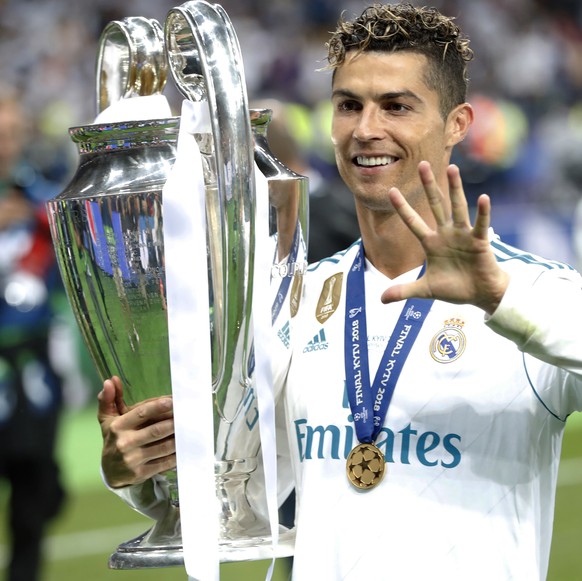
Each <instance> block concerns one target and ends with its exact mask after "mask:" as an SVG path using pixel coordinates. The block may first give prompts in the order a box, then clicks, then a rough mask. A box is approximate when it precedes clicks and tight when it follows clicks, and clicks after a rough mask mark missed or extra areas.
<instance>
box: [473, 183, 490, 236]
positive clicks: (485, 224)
mask: <svg viewBox="0 0 582 581" xmlns="http://www.w3.org/2000/svg"><path fill="white" fill-rule="evenodd" d="M490 225H491V200H490V198H489V196H488V195H487V194H481V195H480V196H479V199H478V200H477V215H476V217H475V226H473V235H474V236H475V238H479V239H480V240H488V239H489V226H490Z"/></svg>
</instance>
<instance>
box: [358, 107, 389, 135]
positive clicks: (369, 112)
mask: <svg viewBox="0 0 582 581" xmlns="http://www.w3.org/2000/svg"><path fill="white" fill-rule="evenodd" d="M381 137H382V123H381V119H380V116H379V111H378V109H377V108H376V107H363V108H362V109H361V111H360V115H359V117H358V122H357V123H356V126H355V127H354V139H357V140H358V141H370V140H372V139H381Z"/></svg>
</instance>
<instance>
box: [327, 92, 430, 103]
mask: <svg viewBox="0 0 582 581" xmlns="http://www.w3.org/2000/svg"><path fill="white" fill-rule="evenodd" d="M336 97H345V98H348V99H355V100H356V101H360V100H361V97H360V96H359V95H357V94H356V93H353V92H352V91H350V90H348V89H334V90H333V91H332V93H331V98H332V99H334V98H336ZM402 98H406V99H412V100H413V101H416V102H418V103H422V102H423V101H422V99H421V98H420V97H419V96H418V95H417V94H416V93H413V92H412V91H408V90H403V91H391V92H388V93H382V94H380V95H376V96H375V97H374V100H376V101H391V100H393V99H402Z"/></svg>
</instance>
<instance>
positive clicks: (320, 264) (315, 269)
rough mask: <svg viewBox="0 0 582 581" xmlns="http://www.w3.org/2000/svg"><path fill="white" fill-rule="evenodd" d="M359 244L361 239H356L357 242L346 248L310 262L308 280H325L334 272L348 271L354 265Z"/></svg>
mask: <svg viewBox="0 0 582 581" xmlns="http://www.w3.org/2000/svg"><path fill="white" fill-rule="evenodd" d="M359 246H360V240H356V242H354V243H353V244H352V245H350V246H348V247H347V248H346V249H345V250H341V251H339V252H336V253H335V254H332V255H331V256H328V257H327V258H323V259H321V260H318V261H317V262H314V263H312V264H310V265H309V266H308V267H307V278H308V280H314V279H316V280H317V279H319V280H321V279H324V280H325V278H327V277H328V276H331V275H333V274H334V273H338V272H346V271H347V270H349V269H350V267H351V266H352V263H353V261H354V258H355V256H356V253H357V251H358V248H359Z"/></svg>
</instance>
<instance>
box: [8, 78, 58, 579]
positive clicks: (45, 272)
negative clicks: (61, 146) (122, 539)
mask: <svg viewBox="0 0 582 581" xmlns="http://www.w3.org/2000/svg"><path fill="white" fill-rule="evenodd" d="M27 135H28V134H27V131H26V115H25V112H24V110H23V107H22V105H21V103H20V95H19V94H18V93H17V92H16V91H15V90H13V89H12V88H11V87H5V86H0V248H2V251H1V252H0V442H2V445H1V446H0V478H2V479H3V480H5V481H6V482H7V483H8V484H9V485H10V501H9V514H8V516H7V521H8V522H7V525H8V530H9V532H10V544H11V546H10V560H9V564H8V566H7V568H6V579H7V581H35V580H36V579H40V577H41V573H42V540H43V537H44V534H45V531H46V527H47V525H48V523H49V522H50V521H51V520H52V519H53V518H54V517H55V516H56V515H57V514H58V513H59V510H60V509H61V507H62V504H63V500H64V490H63V488H62V486H61V481H60V473H59V467H58V465H57V461H56V458H55V447H56V437H57V429H58V421H59V418H60V410H61V399H62V397H61V378H60V376H59V375H58V374H57V373H56V371H55V369H54V367H53V365H52V362H51V360H50V358H49V337H50V333H51V328H52V325H53V324H54V320H55V312H54V310H53V307H52V305H51V298H54V294H52V290H54V282H55V281H56V280H57V278H56V264H55V257H54V252H53V245H52V241H51V237H50V232H49V226H48V219H47V216H46V211H45V208H44V201H45V200H46V199H48V198H49V197H51V196H54V195H55V194H56V193H58V186H57V185H56V184H50V183H48V182H47V181H46V180H45V179H44V178H43V177H42V176H41V174H40V173H39V172H38V171H36V170H34V169H33V168H32V166H31V165H30V164H29V163H27V162H26V161H25V159H24V157H25V155H24V152H25V147H26V145H27ZM59 290H60V289H59Z"/></svg>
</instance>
